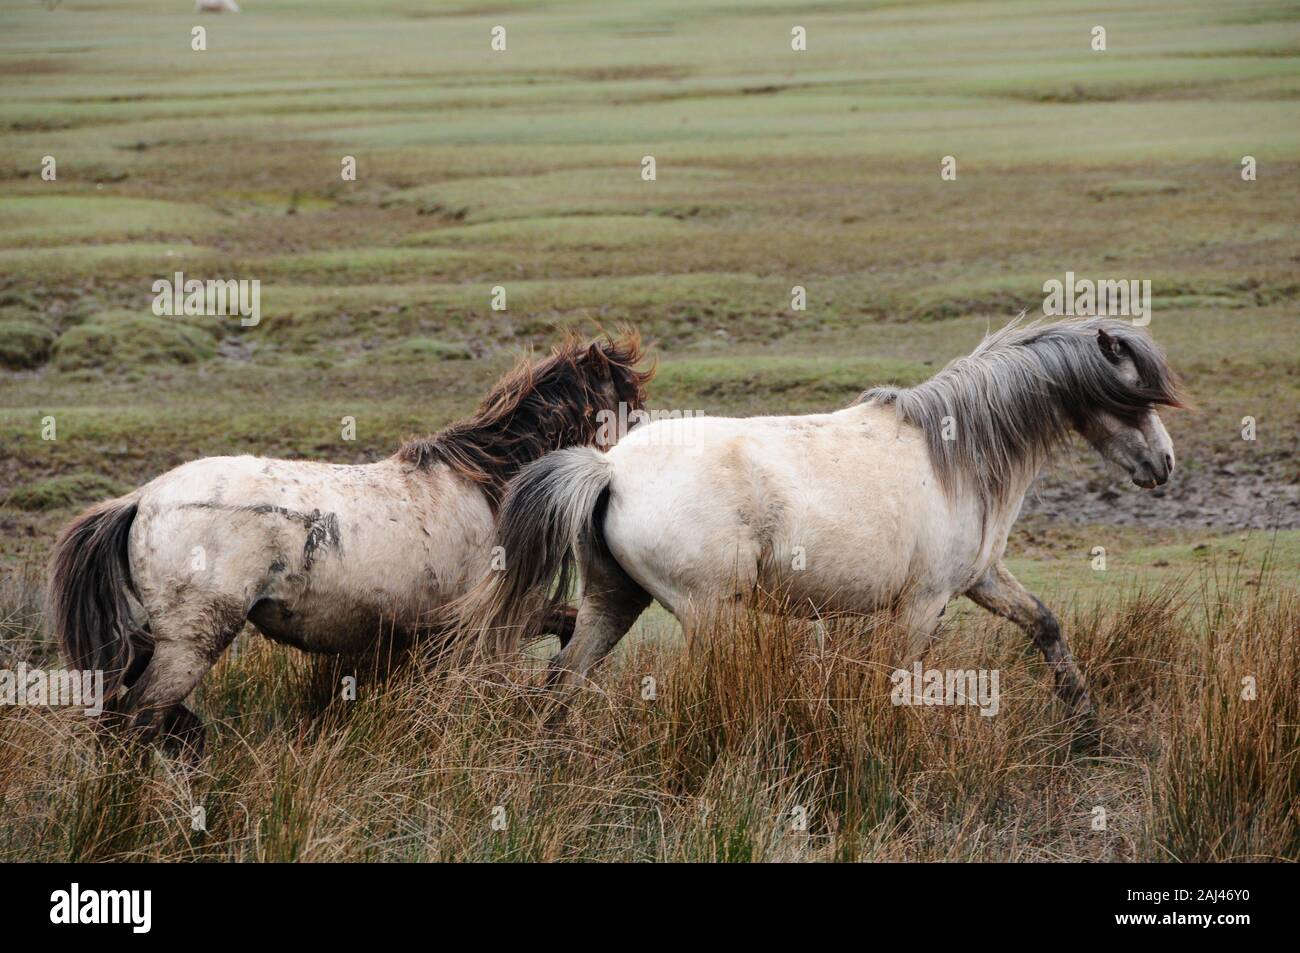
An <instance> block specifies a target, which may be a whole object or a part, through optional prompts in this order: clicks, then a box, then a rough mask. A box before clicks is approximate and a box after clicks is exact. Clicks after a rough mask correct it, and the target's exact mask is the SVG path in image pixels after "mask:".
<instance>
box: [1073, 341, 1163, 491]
mask: <svg viewBox="0 0 1300 953" xmlns="http://www.w3.org/2000/svg"><path fill="white" fill-rule="evenodd" d="M1089 325H1094V326H1095V328H1094V327H1091V326H1089ZM1080 327H1081V330H1083V331H1085V332H1086V333H1087V334H1088V335H1089V336H1090V337H1091V338H1092V343H1093V346H1094V347H1095V348H1096V353H1097V354H1099V355H1100V356H1101V360H1100V361H1094V362H1095V363H1096V364H1097V367H1096V369H1095V375H1096V376H1097V377H1098V378H1099V380H1098V381H1097V382H1096V385H1097V386H1095V387H1093V388H1088V390H1092V391H1093V392H1092V393H1090V394H1086V395H1085V397H1086V398H1087V399H1085V400H1080V401H1078V402H1076V403H1075V404H1074V406H1072V407H1071V408H1070V409H1071V411H1072V419H1073V422H1074V427H1075V429H1076V430H1077V431H1078V432H1079V434H1080V435H1082V436H1083V438H1084V439H1085V440H1087V441H1088V442H1089V443H1090V444H1092V445H1093V447H1095V448H1096V449H1097V452H1098V453H1100V454H1101V455H1102V457H1104V458H1105V459H1106V460H1108V461H1109V462H1111V463H1113V464H1115V465H1116V466H1118V467H1120V468H1121V469H1123V470H1124V471H1125V472H1126V473H1128V475H1129V476H1130V477H1131V478H1132V480H1133V482H1134V483H1136V484H1137V485H1138V486H1140V487H1143V488H1144V489H1148V490H1150V489H1152V488H1154V487H1157V486H1161V485H1163V484H1164V483H1166V482H1168V480H1169V475H1170V474H1171V473H1173V471H1174V444H1173V441H1172V440H1170V439H1169V432H1168V431H1167V430H1165V425H1164V423H1163V422H1162V421H1161V419H1160V415H1159V413H1158V412H1157V409H1158V408H1159V407H1162V406H1165V407H1182V406H1185V405H1184V401H1183V397H1182V394H1181V392H1180V387H1179V383H1178V379H1177V377H1176V376H1175V375H1174V373H1173V371H1172V370H1171V369H1170V367H1169V365H1168V364H1167V363H1166V362H1165V358H1164V355H1163V354H1162V353H1161V352H1160V350H1159V349H1158V348H1157V347H1156V346H1155V344H1154V342H1152V341H1151V339H1150V338H1148V337H1147V336H1146V335H1144V334H1140V333H1137V332H1135V331H1134V330H1133V329H1132V328H1130V327H1129V326H1128V325H1126V324H1124V323H1123V322H1120V321H1113V320H1097V321H1092V322H1084V323H1083V324H1082V325H1081V326H1080Z"/></svg>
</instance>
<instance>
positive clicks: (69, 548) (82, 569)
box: [47, 493, 153, 701]
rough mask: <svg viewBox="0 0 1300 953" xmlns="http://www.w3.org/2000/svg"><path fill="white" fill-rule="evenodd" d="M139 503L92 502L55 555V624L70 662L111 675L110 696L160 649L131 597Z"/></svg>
mask: <svg viewBox="0 0 1300 953" xmlns="http://www.w3.org/2000/svg"><path fill="white" fill-rule="evenodd" d="M136 507H137V496H136V494H135V493H132V494H129V495H127V496H123V497H119V498H118V499H116V500H108V501H106V502H104V503H100V504H98V505H97V506H92V507H91V508H90V509H88V510H86V512H84V513H82V514H81V515H80V516H78V517H77V518H76V519H75V520H73V521H72V522H71V523H69V524H68V526H67V527H66V528H65V529H64V530H63V532H62V533H61V534H60V536H59V541H58V542H57V543H56V544H55V546H54V555H53V557H52V558H51V560H50V588H49V594H48V599H47V612H48V617H49V619H50V624H51V625H52V627H53V629H54V632H55V634H56V635H57V636H58V638H59V642H60V644H61V645H62V646H63V655H64V657H65V658H66V659H67V660H68V662H69V663H70V664H72V665H74V666H76V667H77V668H79V669H83V670H89V671H102V672H103V673H104V699H105V701H108V700H110V699H112V698H114V697H115V696H116V695H117V694H118V692H119V691H120V690H121V689H122V688H123V687H125V686H129V684H130V681H131V676H132V675H134V674H136V673H138V671H139V669H140V668H141V667H142V666H143V665H144V664H145V663H146V662H147V661H148V660H149V657H150V656H151V655H152V654H153V640H152V638H151V636H150V635H149V632H148V631H147V630H146V629H145V628H143V627H141V626H140V625H138V624H136V622H135V621H134V620H133V619H132V618H131V605H130V602H129V601H128V599H127V596H128V594H129V593H132V592H134V586H133V585H132V583H131V566H130V560H129V556H128V552H127V549H128V544H129V542H130V537H131V522H132V521H133V520H134V519H135V513H136Z"/></svg>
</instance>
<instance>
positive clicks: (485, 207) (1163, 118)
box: [0, 0, 1300, 856]
mask: <svg viewBox="0 0 1300 953" xmlns="http://www.w3.org/2000/svg"><path fill="white" fill-rule="evenodd" d="M497 25H502V26H504V27H505V28H506V31H507V32H506V36H507V48H506V50H505V51H503V52H497V51H494V50H493V49H492V48H491V46H490V41H491V34H490V31H491V30H492V28H493V27H494V26H497ZM1096 25H1102V26H1104V27H1105V30H1106V38H1107V49H1106V50H1105V51H1104V52H1097V51H1094V50H1093V49H1092V48H1091V46H1090V43H1091V40H1092V35H1091V31H1092V29H1093V27H1094V26H1096ZM195 26H201V27H203V28H204V29H205V30H206V49H205V50H203V51H195V50H193V49H192V48H191V30H192V29H193V28H194V27H195ZM796 26H801V27H804V28H805V29H806V33H807V49H806V50H805V51H799V52H796V51H794V50H792V49H791V30H792V28H794V27H796ZM0 88H2V89H3V93H4V95H3V97H0V181H2V187H0V573H3V575H4V581H3V584H0V597H2V598H3V602H0V630H2V631H3V633H4V634H5V635H6V636H7V637H8V638H10V639H12V641H13V644H14V645H16V646H20V650H22V651H26V649H21V646H27V647H29V648H31V650H32V651H34V652H36V653H37V654H38V655H39V654H40V653H41V652H48V649H49V647H48V645H47V644H45V642H44V641H43V636H42V635H41V622H40V618H39V609H38V602H39V600H38V598H37V591H38V589H39V585H40V580H41V576H42V569H41V565H42V562H43V560H44V558H45V555H46V553H47V551H48V549H49V546H50V544H51V543H52V541H53V537H54V534H55V533H56V532H57V530H58V528H59V526H60V525H61V524H62V523H64V522H65V521H66V520H67V519H69V518H70V517H71V516H72V515H73V514H74V513H75V512H76V511H77V510H78V509H79V508H80V507H82V506H84V505H85V504H88V503H91V502H93V501H96V500H98V499H101V498H103V497H105V496H107V495H112V494H115V493H119V492H125V491H126V490H128V489H130V488H132V487H134V486H136V485H138V484H140V483H142V482H144V481H146V480H148V479H151V478H152V477H154V476H156V475H158V474H159V473H162V472H164V471H166V470H167V469H169V468H171V467H173V466H176V465H178V464H180V463H182V462H184V461H186V460H189V459H192V458H194V457H197V456H202V455H213V454H225V453H256V454H266V455H281V456H300V457H310V458H316V459H325V460H334V461H340V462H359V461H368V460H373V459H377V458H379V457H380V456H382V455H386V454H387V453H389V452H391V450H392V449H393V448H394V447H395V445H396V443H397V442H398V441H399V440H400V439H402V438H403V437H404V436H408V435H411V434H418V433H423V432H429V431H432V430H436V429H438V428H439V427H441V426H443V425H444V424H446V423H448V422H449V421H451V420H453V419H455V418H456V417H458V416H460V415H462V414H464V413H466V412H468V411H469V410H470V409H471V408H472V407H473V406H474V404H475V403H476V401H477V399H478V397H479V396H480V395H481V394H482V393H483V392H484V391H485V389H486V388H487V387H488V386H489V385H490V384H491V382H492V381H493V380H494V379H495V377H496V376H497V375H499V374H500V373H501V372H502V371H503V370H504V369H505V368H506V367H507V366H509V364H510V363H511V362H512V361H513V360H515V359H516V358H517V356H518V355H519V354H520V353H521V352H522V351H523V350H524V349H526V348H530V347H531V348H545V347H546V346H548V344H549V343H551V342H554V341H555V340H557V339H558V338H559V335H560V333H561V331H562V329H564V328H567V327H571V326H576V327H579V328H582V329H583V330H585V331H589V332H594V331H596V330H598V329H600V328H613V327H615V326H618V325H621V324H632V325H634V326H636V327H637V328H638V329H640V331H641V332H642V334H643V335H644V337H645V338H646V339H647V340H648V341H649V342H650V343H651V344H652V345H653V352H654V354H655V355H656V356H657V358H658V360H659V362H660V372H659V375H658V378H657V379H656V381H655V382H654V384H653V385H652V390H651V393H652V403H653V404H654V405H656V406H660V407H668V408H678V409H692V410H699V411H704V412H708V413H718V414H755V413H773V412H808V411H813V410H821V409H829V408H835V407H838V406H842V405H843V404H845V403H847V402H848V401H849V400H851V399H852V398H853V397H854V396H856V395H857V394H858V393H859V392H861V391H862V390H863V389H865V388H866V387H868V386H870V385H873V384H877V383H884V382H896V383H901V384H910V383H915V382H917V381H920V380H923V379H925V378H926V377H928V376H929V375H931V374H933V373H934V372H935V371H937V370H938V369H939V368H940V367H942V366H943V364H944V363H945V362H946V361H948V360H949V359H951V358H953V357H956V356H958V355H961V354H964V353H966V352H968V351H969V350H970V349H971V348H972V347H973V346H974V345H975V344H976V343H977V342H978V340H979V339H980V336H981V335H982V334H983V333H984V332H985V330H986V329H987V328H989V327H991V326H998V325H1000V324H1001V323H1003V322H1004V321H1006V320H1009V319H1010V318H1012V317H1014V316H1015V315H1017V314H1018V313H1019V312H1021V311H1022V310H1027V311H1028V313H1029V314H1030V315H1031V316H1032V315H1035V314H1041V313H1042V299H1043V291H1042V285H1043V282H1045V281H1047V280H1049V279H1054V278H1055V279H1062V278H1063V277H1064V274H1065V272H1066V271H1073V272H1074V273H1076V274H1077V275H1079V276H1081V277H1094V278H1096V277H1105V278H1146V279H1150V280H1151V282H1152V287H1153V294H1154V306H1153V319H1152V322H1151V324H1150V327H1149V330H1150V332H1151V333H1152V334H1153V335H1154V337H1155V338H1156V339H1157V340H1158V341H1159V342H1160V343H1161V344H1162V345H1163V346H1164V347H1165V348H1166V350H1167V351H1168V354H1169V356H1170V359H1171V362H1172V363H1173V364H1174V366H1175V367H1176V368H1177V369H1178V370H1179V371H1180V372H1181V374H1182V375H1183V377H1184V379H1185V381H1186V383H1187V386H1188V389H1189V391H1190V393H1191V395H1192V398H1193V401H1194V403H1195V405H1196V409H1195V410H1194V411H1191V412H1178V413H1170V414H1167V415H1166V422H1167V424H1168V427H1169V430H1170V432H1171V434H1172V435H1173V438H1174V440H1175V443H1176V446H1177V448H1178V453H1179V464H1180V466H1179V470H1178V472H1177V473H1176V474H1175V478H1174V480H1173V481H1172V482H1171V484H1170V485H1169V486H1167V487H1165V488H1162V489H1161V490H1158V491H1155V492H1154V493H1152V494H1144V493H1142V492H1141V491H1139V490H1137V489H1136V488H1135V487H1133V486H1132V485H1129V484H1128V483H1127V480H1125V479H1123V478H1121V477H1119V476H1116V475H1114V474H1111V473H1108V472H1107V471H1105V469H1104V468H1103V466H1102V464H1101V462H1100V460H1099V459H1098V458H1097V456H1096V454H1095V453H1093V452H1092V451H1090V450H1087V449H1086V448H1083V447H1082V446H1080V447H1079V448H1077V450H1075V451H1074V452H1071V453H1067V454H1065V455H1063V457H1062V458H1061V459H1060V460H1059V461H1057V462H1056V463H1054V464H1053V465H1052V466H1051V467H1050V469H1049V470H1048V472H1046V473H1045V474H1044V475H1043V478H1042V481H1041V485H1040V486H1039V487H1038V488H1037V489H1036V490H1035V492H1034V493H1032V494H1031V498H1030V499H1029V500H1028V501H1027V502H1026V507H1025V512H1024V516H1023V518H1022V520H1021V522H1020V524H1019V525H1018V526H1017V529H1016V530H1015V531H1014V532H1013V535H1012V537H1011V542H1010V546H1009V557H1010V565H1011V566H1012V568H1013V570H1014V571H1015V572H1016V573H1017V574H1018V575H1020V576H1021V577H1022V578H1023V579H1024V580H1025V581H1026V583H1027V584H1029V585H1030V586H1031V588H1034V589H1035V591H1038V592H1039V593H1040V594H1042V596H1043V598H1044V599H1045V600H1047V601H1048V602H1049V603H1051V604H1053V605H1057V606H1061V607H1063V609H1065V610H1067V611H1069V612H1078V613H1081V614H1082V615H1083V616H1084V617H1087V616H1088V613H1090V612H1092V611H1093V609H1094V608H1095V607H1098V606H1106V605H1110V604H1111V603H1114V602H1115V601H1116V600H1122V599H1126V598H1127V599H1132V598H1137V599H1139V600H1140V598H1145V597H1144V596H1142V594H1143V593H1149V592H1151V591H1157V590H1162V589H1164V588H1167V587H1170V586H1181V587H1183V589H1184V591H1185V592H1187V593H1189V595H1188V596H1187V598H1189V599H1192V600H1193V601H1195V600H1196V599H1198V598H1201V597H1200V596H1198V595H1197V593H1204V592H1205V591H1207V590H1206V589H1205V586H1206V585H1207V580H1210V581H1213V582H1215V583H1216V584H1217V583H1219V582H1221V583H1222V584H1223V585H1224V586H1225V591H1230V592H1231V593H1232V594H1233V598H1239V597H1247V596H1250V595H1251V593H1250V590H1251V588H1252V587H1258V586H1259V585H1260V579H1261V572H1262V570H1263V569H1264V568H1266V567H1267V568H1268V570H1269V572H1268V574H1267V578H1268V580H1269V582H1268V585H1269V586H1278V587H1281V588H1282V589H1283V590H1284V591H1290V592H1292V593H1294V587H1295V586H1296V585H1297V583H1300V466H1298V465H1297V459H1298V458H1300V453H1298V451H1300V333H1297V319H1298V317H1300V313H1298V311H1300V271H1298V269H1297V262H1300V230H1298V229H1297V224H1296V223H1297V213H1298V212H1300V5H1297V4H1296V3H1293V2H1282V0H1235V2H1233V3H1231V4H1225V3H1222V2H1221V0H1153V2H1149V3H1142V4H1134V3H1129V2H1121V0H1107V2H1103V3H1100V4H1096V3H1094V4H1082V3H1077V2H1042V0H991V2H982V0H975V2H915V3H895V2H881V3H870V2H868V3H859V2H838V0H829V2H819V3H816V4H810V5H802V6H801V5H799V4H792V3H781V2H767V0H758V2H750V3H746V4H743V5H738V4H731V3H724V2H692V3H687V2H669V0H624V2H620V3H618V4H605V3H594V2H593V3H580V2H575V3H545V4H536V3H522V2H512V0H505V2H494V3H492V4H476V3H474V2H472V0H463V2H452V3H446V4H432V3H420V2H416V0H377V2H370V3H357V2H349V3H344V2H341V0H279V2H274V0H265V2H259V0H247V2H246V3H244V5H243V13H242V14H240V15H238V16H231V15H223V16H200V15H196V14H194V13H193V12H192V10H191V6H190V4H189V3H187V2H186V0H169V2H163V0H121V2H107V0H80V2H72V0H64V2H61V3H57V4H50V5H41V4H38V3H35V2H29V0H21V2H20V0H0ZM47 156H49V157H53V159H54V162H55V168H56V177H55V178H53V179H52V180H49V179H46V178H44V177H43V176H42V169H43V163H44V162H45V157H47ZM645 156H653V157H654V159H655V164H656V177H655V179H654V180H653V181H646V180H644V179H643V177H642V159H643V157H645ZM945 156H951V157H953V158H954V159H955V160H956V168H957V177H956V178H955V180H945V179H943V178H941V175H940V170H941V162H942V161H943V159H944V157H945ZM1245 156H1251V157H1254V159H1255V160H1256V162H1257V178H1256V179H1255V180H1253V181H1245V180H1243V177H1242V160H1243V157H1245ZM345 157H353V158H355V162H356V170H357V171H356V178H355V181H345V180H344V179H343V177H342V176H341V170H342V168H343V163H344V159H345ZM176 271H183V272H184V273H185V275H186V277H190V278H200V279H205V278H223V279H224V278H240V279H257V280H259V281H260V282H261V286H262V301H261V322H260V324H258V325H257V326H256V327H247V328H244V327H241V326H240V324H239V321H238V319H234V318H211V317H208V318H194V317H192V318H167V317H155V316H154V315H153V313H152V312H151V309H150V303H151V301H152V299H153V292H152V290H151V286H152V284H153V282H154V281H156V280H158V279H161V278H169V277H170V276H171V275H172V274H173V273H174V272H176ZM796 285H797V286H802V287H804V288H806V289H807V308H806V310H802V311H795V310H792V308H791V289H792V288H793V287H794V286H796ZM496 286H501V287H503V288H504V289H505V290H506V294H507V301H508V306H507V309H506V310H504V311H496V310H493V309H492V308H491V305H490V302H491V295H492V289H493V288H494V287H496ZM344 416H354V417H355V418H356V420H357V429H356V440H355V441H354V442H345V441H343V440H341V439H340V428H339V420H340V418H342V417H344ZM51 417H52V418H53V419H54V422H55V425H56V433H57V437H56V439H54V440H47V439H43V437H44V436H45V435H46V431H47V418H51ZM1245 417H1251V418H1253V419H1254V421H1255V424H1256V428H1257V430H1256V435H1255V439H1253V440H1246V439H1243V436H1242V426H1243V418H1245ZM1097 546H1102V547H1104V548H1105V549H1106V551H1107V557H1108V563H1107V568H1106V569H1105V570H1104V571H1098V570H1097V569H1095V568H1094V567H1093V565H1092V559H1093V555H1092V553H1093V550H1094V548H1095V547H1097ZM656 611H657V610H656ZM967 618H969V614H968V613H966V612H965V611H963V612H961V613H958V614H957V619H958V620H959V621H958V622H957V623H956V624H957V625H959V626H962V625H965V624H966V623H965V622H964V621H963V620H965V619H967ZM672 628H673V627H672V625H671V623H670V620H668V618H667V617H666V616H665V615H663V614H658V615H656V614H655V613H651V614H648V616H647V618H646V619H645V620H644V621H643V623H642V629H641V630H642V635H643V638H644V637H646V636H653V635H654V634H656V633H669V634H671V632H672ZM1193 628H1195V627H1193ZM33 647H34V648H33ZM212 704H213V705H214V706H218V705H219V704H220V703H219V702H215V701H214V702H213V703H212ZM1140 762H1141V758H1138V759H1137V762H1135V764H1140ZM1134 770H1138V771H1140V770H1141V768H1140V767H1135V768H1134ZM1135 810H1136V808H1135ZM133 849H134V848H133ZM683 849H684V850H685V848H683ZM13 850H15V851H17V850H18V848H13ZM954 850H955V851H956V853H960V851H958V850H956V848H954ZM109 853H110V854H111V853H112V851H110V852H109ZM146 853H147V851H146ZM285 853H286V854H287V855H292V851H291V850H286V851H285ZM995 853H996V852H995ZM1119 853H1120V854H1124V853H1125V850H1120V851H1119ZM2 854H3V851H0V855H2ZM1128 854H1129V855H1142V856H1149V852H1147V853H1146V854H1144V853H1143V852H1142V851H1140V850H1136V849H1134V850H1133V851H1128ZM276 856H280V855H279V854H277V855H276Z"/></svg>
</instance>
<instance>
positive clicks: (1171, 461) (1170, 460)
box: [1165, 453, 1174, 473]
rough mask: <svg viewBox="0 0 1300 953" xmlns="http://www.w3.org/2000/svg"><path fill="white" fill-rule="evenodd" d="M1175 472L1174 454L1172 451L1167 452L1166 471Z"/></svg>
mask: <svg viewBox="0 0 1300 953" xmlns="http://www.w3.org/2000/svg"><path fill="white" fill-rule="evenodd" d="M1173 472H1174V456H1173V454H1171V453H1166V454H1165V473H1173Z"/></svg>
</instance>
